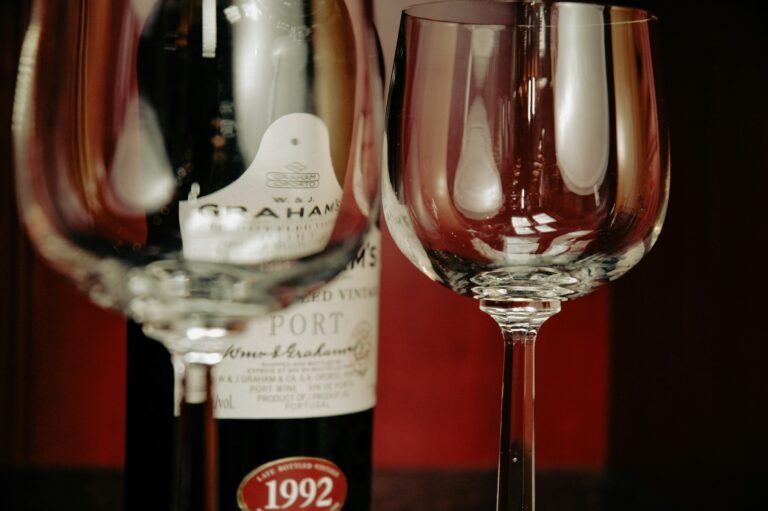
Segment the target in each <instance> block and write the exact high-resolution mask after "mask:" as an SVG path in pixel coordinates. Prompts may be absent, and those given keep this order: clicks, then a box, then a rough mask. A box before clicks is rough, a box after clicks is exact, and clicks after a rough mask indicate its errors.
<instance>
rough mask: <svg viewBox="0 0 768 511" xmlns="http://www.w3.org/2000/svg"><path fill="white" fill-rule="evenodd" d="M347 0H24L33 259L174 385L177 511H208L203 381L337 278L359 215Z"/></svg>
mask: <svg viewBox="0 0 768 511" xmlns="http://www.w3.org/2000/svg"><path fill="white" fill-rule="evenodd" d="M379 62H380V61H379V53H378V46H377V44H376V41H375V36H374V33H373V30H372V25H371V18H370V12H369V6H368V4H367V2H366V1H365V0H313V1H311V2H307V1H300V0H235V1H231V2H230V1H227V2H217V1H216V0H118V1H109V2H104V1H101V0H77V1H75V2H59V1H55V0H38V1H37V2H36V3H35V4H34V8H33V15H32V20H31V23H30V26H29V29H28V33H27V36H26V39H25V42H24V46H23V50H22V56H21V59H20V66H19V73H18V79H17V95H16V99H15V103H14V114H13V132H14V138H15V148H16V158H17V161H16V163H17V165H16V183H17V194H18V202H19V207H20V213H21V215H20V216H21V217H22V219H23V221H24V223H25V225H26V228H27V231H28V233H29V235H30V237H31V239H32V241H33V242H34V245H35V247H36V249H37V250H38V251H39V253H40V254H41V255H42V256H43V257H44V258H45V259H46V260H47V261H48V262H50V263H51V264H52V265H53V266H54V267H55V268H57V269H58V270H59V271H61V272H62V273H64V274H66V275H67V276H68V277H70V278H71V279H72V280H73V281H74V282H75V283H76V284H78V285H79V287H81V288H82V289H83V290H84V291H85V292H87V293H88V295H89V296H90V297H91V298H92V299H93V300H94V301H95V302H96V303H98V304H99V305H102V306H105V307H110V308H114V309H117V310H119V311H122V312H124V313H125V314H126V315H128V316H129V317H131V318H132V319H135V320H137V321H138V322H140V323H142V324H143V328H144V330H145V332H146V333H147V334H148V335H149V336H150V337H154V338H155V339H158V340H159V341H161V342H162V343H163V344H164V345H165V346H166V347H167V348H168V350H169V352H170V353H171V354H172V355H173V358H174V363H175V364H176V365H178V366H179V369H180V370H181V371H183V372H184V389H183V391H182V395H183V398H182V405H181V424H182V427H181V428H180V431H183V432H184V435H182V436H181V437H180V438H181V441H182V442H186V443H187V445H184V446H182V448H181V449H180V459H181V461H180V462H179V467H177V472H178V482H177V484H178V488H177V495H176V497H175V499H176V507H177V508H179V509H193V508H194V509H214V508H215V500H216V495H215V492H216V482H215V470H216V465H215V451H214V449H213V439H214V438H215V435H214V430H213V429H212V428H213V426H214V423H213V420H212V416H211V407H212V405H211V400H210V399H209V396H210V395H211V391H210V386H211V384H212V382H211V378H210V370H211V366H213V365H214V364H216V363H217V362H218V361H220V360H221V358H222V351H223V350H224V349H225V348H226V347H227V345H228V344H229V343H230V342H232V340H233V339H234V338H236V337H237V336H238V334H240V333H242V332H243V331H244V330H245V329H246V328H247V326H248V323H249V322H250V321H251V320H252V319H254V318H256V317H259V316H263V315H264V314H266V313H268V312H270V311H273V310H276V309H278V308H281V307H284V306H286V305H288V304H290V303H292V302H294V301H296V300H297V299H299V298H301V297H302V296H304V295H306V294H307V293H309V292H312V291H314V290H315V289H317V287H318V286H320V285H322V284H323V283H325V282H326V281H328V280H329V279H331V278H332V277H333V276H334V275H336V274H337V273H338V272H340V271H341V270H343V269H344V267H345V266H346V264H347V263H348V262H349V261H350V260H351V258H352V257H354V256H355V254H356V253H357V251H358V248H359V247H361V245H362V242H363V238H364V236H365V235H366V233H367V231H368V229H369V227H370V226H371V225H372V222H373V221H374V220H375V219H376V217H377V211H378V203H379V199H378V184H379V170H380V166H379V162H380V145H381V144H380V139H381V130H382V128H383V97H382V96H383V95H382V91H381V76H380V67H379Z"/></svg>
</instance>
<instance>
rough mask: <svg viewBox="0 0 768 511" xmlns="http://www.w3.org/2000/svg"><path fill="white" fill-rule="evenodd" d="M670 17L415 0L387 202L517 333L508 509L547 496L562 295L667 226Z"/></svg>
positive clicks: (399, 67) (601, 279)
mask: <svg viewBox="0 0 768 511" xmlns="http://www.w3.org/2000/svg"><path fill="white" fill-rule="evenodd" d="M655 39H656V19H655V18H654V17H653V16H651V15H650V14H648V13H647V12H645V11H643V10H640V9H631V8H623V7H610V6H601V5H590V4H580V3H558V2H555V3H549V2H543V3H542V2H440V3H434V4H423V5H419V6H416V7H412V8H410V9H408V10H406V11H405V12H404V14H403V17H402V21H401V25H400V34H399V40H398V44H397V50H396V55H395V63H394V69H393V73H392V80H391V88H390V96H389V105H388V117H387V140H388V144H389V147H388V148H387V149H385V154H387V155H388V166H389V179H385V180H384V183H383V197H384V198H383V201H384V214H385V217H386V220H387V223H388V225H389V229H390V231H391V233H392V236H393V238H394V240H395V242H396V243H397V245H398V247H399V248H400V249H401V251H402V252H403V253H404V254H405V255H406V256H407V257H408V258H409V259H410V261H411V262H412V263H413V264H414V265H416V266H417V267H418V268H419V269H420V270H421V271H422V272H423V273H424V274H426V275H427V276H428V277H429V278H431V279H432V280H434V281H437V282H439V283H441V284H443V285H445V286H447V287H449V288H450V289H452V290H453V291H455V292H457V293H460V294H462V295H467V296H472V297H475V298H476V299H478V301H479V303H480V308H481V310H483V311H484V312H486V313H488V314H489V315H490V316H491V317H493V319H495V320H496V321H497V322H498V324H499V325H500V327H501V330H502V332H503V338H504V363H503V383H502V414H501V445H500V456H499V464H498V491H497V505H496V508H497V509H498V510H500V511H501V510H504V511H508V510H521V509H525V510H532V509H534V427H533V424H534V344H535V339H536V335H537V333H538V331H539V328H540V327H541V326H542V324H543V323H544V322H545V321H546V320H547V319H548V318H550V317H551V316H553V315H554V314H556V313H557V312H558V311H559V310H560V306H561V303H562V302H564V301H567V300H571V299H574V298H577V297H579V296H582V295H585V294H587V293H589V292H590V291H592V290H593V289H595V288H596V287H598V286H600V285H603V284H605V283H607V282H609V281H611V280H614V279H616V278H618V277H620V276H621V275H623V274H624V273H625V272H626V271H627V270H629V269H630V268H631V267H632V266H634V265H635V264H637V262H638V261H639V260H640V259H641V258H642V257H643V255H645V254H646V253H647V252H648V251H649V250H650V249H651V247H652V246H653V244H654V243H655V241H656V238H657V237H658V235H659V232H660V229H661V225H662V222H663V218H664V214H665V209H666V204H667V193H668V180H669V172H668V163H669V157H668V141H667V132H666V128H665V118H664V114H663V112H662V110H661V108H660V99H659V91H658V77H657V70H656V67H655V61H654V59H655V58H656V50H655V43H656V41H655Z"/></svg>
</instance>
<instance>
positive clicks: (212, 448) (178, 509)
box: [173, 353, 218, 511]
mask: <svg viewBox="0 0 768 511" xmlns="http://www.w3.org/2000/svg"><path fill="white" fill-rule="evenodd" d="M174 362H175V365H176V367H177V368H178V369H177V370H179V369H180V370H181V371H182V372H183V377H182V389H181V402H180V403H179V420H178V425H177V427H178V429H177V441H176V442H177V444H176V445H177V448H176V474H175V491H174V505H173V510H174V511H216V509H217V498H218V494H217V469H218V464H217V460H216V454H217V437H216V421H215V420H214V418H213V400H212V398H211V396H212V395H213V392H212V390H213V388H212V387H213V381H212V379H211V368H212V367H213V363H211V357H210V354H204V355H202V356H196V354H194V353H188V354H186V355H183V356H175V357H174ZM214 363H215V362H214Z"/></svg>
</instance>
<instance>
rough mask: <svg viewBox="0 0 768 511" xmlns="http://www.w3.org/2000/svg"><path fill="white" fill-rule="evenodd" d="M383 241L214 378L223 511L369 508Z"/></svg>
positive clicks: (261, 332) (267, 326)
mask: <svg viewBox="0 0 768 511" xmlns="http://www.w3.org/2000/svg"><path fill="white" fill-rule="evenodd" d="M378 251H379V234H378V232H377V231H374V232H372V233H371V234H370V236H369V237H368V240H367V242H366V244H365V245H364V246H363V247H362V248H361V250H360V252H359V253H358V256H357V257H356V258H355V260H353V261H352V262H351V263H350V264H349V266H348V268H347V270H345V271H344V272H343V273H342V274H341V275H340V276H339V277H338V278H337V279H335V280H334V281H333V282H331V283H330V284H329V285H328V286H326V287H324V288H322V289H320V290H319V291H317V292H316V293H314V294H312V295H310V296H308V297H307V298H306V299H305V300H303V301H302V302H301V303H298V304H296V305H295V306H292V307H289V308H288V309H285V310H283V311H281V312H278V313H274V314H272V315H270V316H269V317H267V318H265V319H264V320H261V321H259V322H258V323H257V324H256V325H255V326H254V328H253V329H252V330H251V331H250V332H249V334H248V335H247V336H246V338H244V339H241V340H239V341H238V342H237V343H235V344H233V345H232V346H230V348H229V349H228V350H227V351H226V352H225V358H224V361H223V362H221V363H220V364H219V366H218V367H217V368H216V370H215V381H216V386H217V395H216V398H215V405H214V406H215V411H216V415H217V417H219V420H218V428H219V442H220V443H219V463H220V490H221V492H220V495H221V498H220V509H221V510H228V509H232V510H234V509H237V504H238V503H239V504H240V506H241V509H248V510H253V511H255V510H257V509H294V507H292V505H296V506H297V507H295V509H299V508H302V509H307V507H301V505H302V504H307V505H308V509H331V508H332V505H333V504H336V503H341V504H343V506H344V507H343V509H345V510H346V509H349V510H356V511H362V510H367V509H370V500H371V440H372V425H373V406H374V404H375V385H376V379H375V378H376V345H377V331H378V302H379V300H378V286H379V252H378Z"/></svg>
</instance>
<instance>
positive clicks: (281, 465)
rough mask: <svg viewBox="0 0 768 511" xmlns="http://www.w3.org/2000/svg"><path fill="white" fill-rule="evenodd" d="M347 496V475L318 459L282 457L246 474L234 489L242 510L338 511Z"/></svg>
mask: <svg viewBox="0 0 768 511" xmlns="http://www.w3.org/2000/svg"><path fill="white" fill-rule="evenodd" d="M346 498H347V478H346V477H345V476H344V472H342V471H341V469H340V468H339V467H337V466H336V465H335V464H333V463H331V462H330V461H328V460H324V459H321V458H303V457H299V458H284V459H281V460H277V461H273V462H270V463H267V464H265V465H262V466H260V467H259V468H257V469H256V470H254V471H253V472H251V473H250V474H248V475H247V476H246V477H245V479H243V482H242V483H240V488H238V490H237V503H238V505H239V507H240V509H241V511H272V510H287V511H298V510H304V511H312V510H322V511H339V510H340V509H342V508H343V507H344V501H345V500H346Z"/></svg>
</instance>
